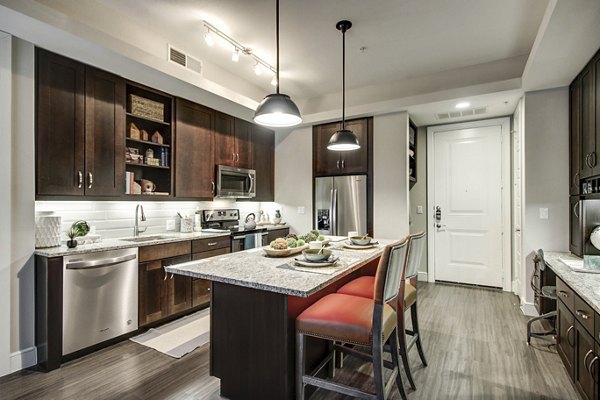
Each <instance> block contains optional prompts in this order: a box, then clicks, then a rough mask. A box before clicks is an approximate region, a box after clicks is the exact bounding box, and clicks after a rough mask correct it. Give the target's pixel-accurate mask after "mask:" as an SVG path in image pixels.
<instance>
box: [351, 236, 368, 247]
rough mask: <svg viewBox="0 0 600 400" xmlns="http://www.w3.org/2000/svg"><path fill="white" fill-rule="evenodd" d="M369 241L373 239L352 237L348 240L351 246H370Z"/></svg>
mask: <svg viewBox="0 0 600 400" xmlns="http://www.w3.org/2000/svg"><path fill="white" fill-rule="evenodd" d="M371 240H373V238H372V237H370V236H352V237H351V238H350V241H351V242H352V244H353V245H356V246H367V245H369V244H371Z"/></svg>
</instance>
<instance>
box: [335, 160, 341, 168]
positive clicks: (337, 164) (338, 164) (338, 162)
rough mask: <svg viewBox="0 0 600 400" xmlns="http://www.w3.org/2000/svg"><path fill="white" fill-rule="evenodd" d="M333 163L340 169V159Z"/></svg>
mask: <svg viewBox="0 0 600 400" xmlns="http://www.w3.org/2000/svg"><path fill="white" fill-rule="evenodd" d="M335 165H336V166H337V169H340V160H337V161H336V162H335Z"/></svg>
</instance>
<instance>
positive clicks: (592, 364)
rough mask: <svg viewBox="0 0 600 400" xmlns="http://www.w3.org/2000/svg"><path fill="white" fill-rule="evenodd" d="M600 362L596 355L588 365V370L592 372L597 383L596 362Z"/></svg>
mask: <svg viewBox="0 0 600 400" xmlns="http://www.w3.org/2000/svg"><path fill="white" fill-rule="evenodd" d="M597 362H598V356H596V357H594V358H593V359H592V361H590V365H589V366H588V372H589V373H590V375H591V376H592V379H593V380H594V382H595V383H598V374H595V373H594V372H595V371H594V369H593V367H594V364H596V363H597Z"/></svg>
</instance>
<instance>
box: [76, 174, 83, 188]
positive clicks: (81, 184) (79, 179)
mask: <svg viewBox="0 0 600 400" xmlns="http://www.w3.org/2000/svg"><path fill="white" fill-rule="evenodd" d="M77 178H78V179H77V189H81V188H82V187H83V172H81V171H77Z"/></svg>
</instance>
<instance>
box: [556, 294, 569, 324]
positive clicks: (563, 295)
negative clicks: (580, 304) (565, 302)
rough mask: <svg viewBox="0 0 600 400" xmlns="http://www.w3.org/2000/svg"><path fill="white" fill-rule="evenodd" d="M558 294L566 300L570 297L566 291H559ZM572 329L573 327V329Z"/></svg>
mask: <svg viewBox="0 0 600 400" xmlns="http://www.w3.org/2000/svg"><path fill="white" fill-rule="evenodd" d="M558 294H560V295H561V296H562V297H564V298H565V299H566V298H567V297H569V293H567V292H565V291H564V290H559V291H558ZM571 328H572V327H571Z"/></svg>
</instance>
